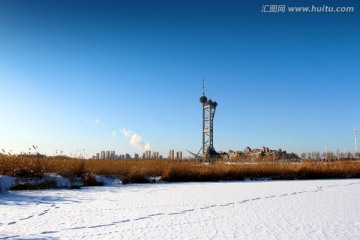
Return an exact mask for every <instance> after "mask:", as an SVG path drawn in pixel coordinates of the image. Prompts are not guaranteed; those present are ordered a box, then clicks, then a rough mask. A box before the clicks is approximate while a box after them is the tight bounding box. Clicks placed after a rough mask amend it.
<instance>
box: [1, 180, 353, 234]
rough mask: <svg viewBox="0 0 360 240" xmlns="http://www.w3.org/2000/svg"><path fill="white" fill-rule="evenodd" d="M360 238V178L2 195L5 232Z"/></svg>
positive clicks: (187, 184)
mask: <svg viewBox="0 0 360 240" xmlns="http://www.w3.org/2000/svg"><path fill="white" fill-rule="evenodd" d="M359 238H360V180H359V179H351V180H319V181H263V182H217V183H210V182H207V183H167V184H165V183H164V184H132V185H125V186H123V185H118V186H112V187H91V188H82V189H78V190H46V191H21V192H20V191H18V192H14V191H13V192H9V193H7V194H3V195H0V239H359Z"/></svg>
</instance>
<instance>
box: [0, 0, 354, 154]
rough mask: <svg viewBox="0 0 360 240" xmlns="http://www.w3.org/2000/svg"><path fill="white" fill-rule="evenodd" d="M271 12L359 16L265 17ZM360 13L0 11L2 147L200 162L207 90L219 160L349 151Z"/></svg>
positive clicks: (7, 5) (139, 5)
mask: <svg viewBox="0 0 360 240" xmlns="http://www.w3.org/2000/svg"><path fill="white" fill-rule="evenodd" d="M267 4H268V5H277V4H286V6H287V7H288V6H312V5H315V6H320V7H321V6H323V5H327V6H335V7H336V6H345V7H346V6H351V7H354V8H355V11H354V12H353V13H290V12H285V13H269V12H267V13H265V12H261V9H262V7H263V5H267ZM359 5H360V2H359V1H358V0H356V1H355V0H354V1H350V0H343V1H339V0H337V1H331V0H316V1H315V0H312V1H311V0H306V1H295V0H286V1H276V0H268V1H265V0H248V1H240V0H236V1H235V0H232V1H226V0H225V1H224V0H223V1H211V0H191V1H185V0H181V1H180V0H173V1H168V0H163V1H160V0H158V1H150V0H117V1H100V0H97V1H85V0H71V1H70V0H53V1H52V0H44V1H38V0H32V1H28V0H23V1H21V0H0V110H1V114H0V148H3V149H5V150H6V151H8V150H12V151H14V152H20V151H26V150H27V149H28V148H29V147H31V146H32V145H37V146H38V147H39V151H40V152H41V153H46V154H49V155H52V154H54V153H55V152H56V150H57V151H58V152H59V151H64V153H65V154H70V153H72V154H76V153H78V152H79V151H80V152H83V153H85V154H86V155H87V156H91V155H93V154H95V153H96V152H99V151H101V150H115V151H116V153H117V154H124V153H130V154H133V153H134V152H137V153H141V152H142V150H140V149H139V148H143V149H144V147H145V145H146V144H147V143H149V145H150V146H151V149H152V150H157V151H159V152H160V154H163V155H165V156H166V155H167V151H168V149H174V150H175V151H177V150H183V151H184V152H185V150H191V151H193V152H197V151H198V150H199V149H200V147H201V104H200V102H199V97H200V96H201V91H202V89H201V85H202V79H203V78H204V79H205V88H206V89H205V90H206V95H207V96H208V97H209V96H211V98H212V99H213V100H215V101H217V102H218V103H219V105H218V108H217V111H216V115H215V122H214V146H215V149H216V150H218V151H219V150H223V151H228V150H230V149H231V150H243V149H244V148H245V147H246V146H250V147H251V148H254V147H258V148H259V147H261V146H268V147H269V148H271V149H278V148H282V149H283V150H287V151H290V152H291V151H293V152H295V153H298V152H299V153H301V152H309V151H321V152H323V151H326V150H331V151H334V152H335V151H337V150H339V151H354V149H355V147H354V137H353V128H354V124H355V125H356V126H358V128H359V129H360V112H359V96H360V95H359V89H360V44H359V43H360V27H359V22H360V6H359ZM134 134H136V135H135V137H136V139H133V142H132V145H131V144H130V143H129V141H130V140H131V139H130V137H131V136H134ZM140 138H141V139H140ZM134 141H135V142H136V144H134ZM83 149H84V150H83ZM0 150H1V149H0Z"/></svg>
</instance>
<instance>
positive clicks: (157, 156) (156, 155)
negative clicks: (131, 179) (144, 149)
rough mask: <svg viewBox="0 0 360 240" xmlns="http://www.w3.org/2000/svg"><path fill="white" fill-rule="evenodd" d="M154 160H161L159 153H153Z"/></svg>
mask: <svg viewBox="0 0 360 240" xmlns="http://www.w3.org/2000/svg"><path fill="white" fill-rule="evenodd" d="M152 158H155V159H158V158H159V152H157V151H155V152H153V155H152Z"/></svg>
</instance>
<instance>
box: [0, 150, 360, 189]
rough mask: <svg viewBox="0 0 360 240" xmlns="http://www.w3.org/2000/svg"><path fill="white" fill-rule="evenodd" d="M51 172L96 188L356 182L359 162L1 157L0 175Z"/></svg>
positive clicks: (35, 175)
mask: <svg viewBox="0 0 360 240" xmlns="http://www.w3.org/2000/svg"><path fill="white" fill-rule="evenodd" d="M46 172H51V173H57V174H59V175H62V176H65V177H68V178H70V179H71V178H74V177H82V178H83V181H84V180H86V181H87V184H88V185H96V184H97V183H96V182H94V175H96V174H99V175H116V176H121V177H122V180H123V182H124V183H129V182H147V181H148V177H151V176H161V180H163V181H169V182H179V181H219V180H244V179H246V178H250V179H259V178H271V179H323V178H359V177H360V161H359V160H357V161H354V160H348V161H334V162H310V161H305V162H301V163H289V162H258V163H253V164H248V163H241V162H237V163H233V164H228V163H226V162H221V161H220V162H215V163H212V164H203V163H196V162H190V161H171V160H94V159H90V160H84V159H78V158H69V157H64V156H56V157H46V158H43V157H34V156H27V155H21V156H14V155H13V156H10V155H0V174H2V175H10V176H17V177H23V178H26V177H30V176H34V177H41V176H42V175H43V174H44V173H46ZM84 183H85V182H84Z"/></svg>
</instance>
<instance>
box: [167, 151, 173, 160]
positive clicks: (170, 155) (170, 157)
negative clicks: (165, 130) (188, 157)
mask: <svg viewBox="0 0 360 240" xmlns="http://www.w3.org/2000/svg"><path fill="white" fill-rule="evenodd" d="M168 158H169V159H174V149H170V150H169V155H168Z"/></svg>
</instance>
